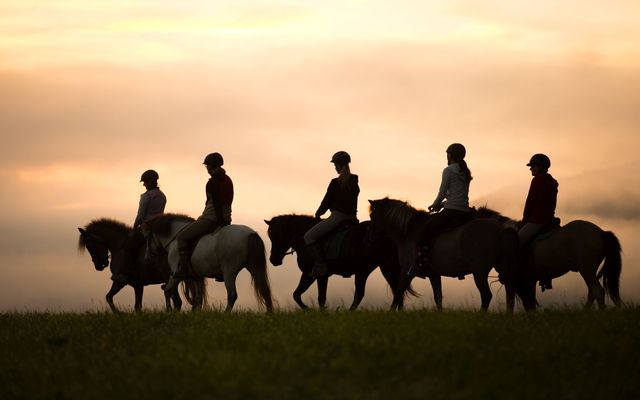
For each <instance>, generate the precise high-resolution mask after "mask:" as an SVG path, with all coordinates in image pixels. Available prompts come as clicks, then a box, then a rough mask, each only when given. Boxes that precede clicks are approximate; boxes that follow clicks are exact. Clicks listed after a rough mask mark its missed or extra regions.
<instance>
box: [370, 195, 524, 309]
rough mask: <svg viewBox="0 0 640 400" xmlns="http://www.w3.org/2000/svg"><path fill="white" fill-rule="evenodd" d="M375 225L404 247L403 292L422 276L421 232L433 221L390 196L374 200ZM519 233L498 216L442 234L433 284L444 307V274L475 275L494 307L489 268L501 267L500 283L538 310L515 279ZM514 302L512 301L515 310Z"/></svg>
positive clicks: (435, 245) (434, 249)
mask: <svg viewBox="0 0 640 400" xmlns="http://www.w3.org/2000/svg"><path fill="white" fill-rule="evenodd" d="M369 203H370V216H371V223H372V228H373V229H374V231H375V232H385V233H386V234H388V235H389V236H390V237H391V238H392V240H393V241H394V242H395V244H396V246H397V248H398V257H399V262H400V265H401V267H402V274H403V279H402V281H401V283H400V285H399V286H398V288H397V290H398V291H399V292H400V293H402V291H403V290H404V288H405V287H406V285H407V283H409V282H411V280H412V279H413V277H414V276H415V274H416V263H417V260H418V241H419V239H420V238H418V237H417V236H418V232H419V230H420V227H422V226H423V225H424V223H425V222H426V221H427V220H428V219H429V217H430V215H429V213H427V212H426V211H422V210H417V209H415V208H413V207H412V206H410V205H409V204H408V203H407V202H404V201H401V200H396V199H390V198H388V197H385V198H384V199H379V200H369ZM517 252H518V236H517V233H516V231H515V230H514V229H511V228H505V227H504V226H503V225H502V224H501V223H500V222H498V221H496V220H493V219H487V218H484V219H471V220H470V221H469V222H467V223H466V224H464V225H462V226H459V227H457V228H454V229H451V230H449V231H446V232H443V233H440V234H439V235H437V236H436V237H435V238H434V240H433V241H432V243H431V250H430V253H431V254H430V268H429V271H428V274H427V275H428V277H429V280H430V282H431V287H432V288H433V298H434V301H435V304H436V307H437V309H438V310H442V282H441V277H442V276H446V277H452V278H458V279H464V277H465V276H466V275H468V274H472V275H473V279H474V281H475V284H476V287H477V288H478V291H479V292H480V298H481V303H482V304H481V309H482V310H483V311H486V310H487V309H488V308H489V304H490V303H491V299H492V297H493V295H492V294H491V289H490V287H489V283H488V277H489V271H491V269H492V268H495V269H496V270H497V271H498V273H499V276H500V278H499V279H500V281H502V282H505V283H506V288H507V292H509V293H512V292H513V293H515V291H516V290H517V291H518V295H519V296H520V297H521V298H522V301H523V304H524V305H525V308H526V309H527V310H531V309H533V308H534V302H535V299H533V298H531V296H527V294H526V293H525V292H524V291H523V290H522V289H521V288H519V287H518V286H517V285H515V284H513V285H512V284H511V283H512V282H514V279H515V278H516V276H518V271H517V266H518V264H517V255H518V253H517ZM513 307H514V304H513V303H509V302H507V310H508V311H512V310H513Z"/></svg>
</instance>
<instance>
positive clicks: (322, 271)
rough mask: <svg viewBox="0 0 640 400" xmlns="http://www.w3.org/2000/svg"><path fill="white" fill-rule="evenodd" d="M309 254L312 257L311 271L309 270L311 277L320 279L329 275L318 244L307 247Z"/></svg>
mask: <svg viewBox="0 0 640 400" xmlns="http://www.w3.org/2000/svg"><path fill="white" fill-rule="evenodd" d="M307 249H308V250H309V254H311V257H313V262H314V265H313V269H312V270H311V277H313V278H320V277H322V276H326V275H327V274H329V269H328V268H327V263H326V262H325V260H324V254H323V253H322V246H321V245H320V244H318V243H311V244H310V245H308V246H307Z"/></svg>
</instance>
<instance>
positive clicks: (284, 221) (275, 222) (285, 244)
mask: <svg viewBox="0 0 640 400" xmlns="http://www.w3.org/2000/svg"><path fill="white" fill-rule="evenodd" d="M317 221H318V220H317V219H315V218H313V217H312V216H309V215H295V214H291V215H279V216H277V217H273V218H272V219H271V220H265V221H264V222H265V223H266V224H267V225H268V226H269V230H268V231H267V234H268V235H269V239H270V240H271V255H270V256H269V261H270V262H271V264H273V265H274V266H278V265H282V262H283V260H284V257H285V256H286V255H287V253H288V252H289V249H291V248H293V247H294V246H296V245H298V246H300V245H302V243H303V239H302V238H303V236H304V234H305V233H306V232H307V231H308V230H309V229H310V228H311V227H312V226H313V225H314V224H315V223H317Z"/></svg>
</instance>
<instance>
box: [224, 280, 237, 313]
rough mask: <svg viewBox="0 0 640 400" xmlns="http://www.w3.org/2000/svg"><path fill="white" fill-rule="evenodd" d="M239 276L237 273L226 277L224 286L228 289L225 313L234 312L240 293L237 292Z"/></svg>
mask: <svg viewBox="0 0 640 400" xmlns="http://www.w3.org/2000/svg"><path fill="white" fill-rule="evenodd" d="M237 276H238V271H236V272H235V273H231V274H229V277H228V278H227V276H225V277H224V286H225V287H226V288H227V308H226V309H225V310H224V312H227V313H228V312H231V310H233V305H234V304H235V303H236V300H238V292H237V291H236V277H237Z"/></svg>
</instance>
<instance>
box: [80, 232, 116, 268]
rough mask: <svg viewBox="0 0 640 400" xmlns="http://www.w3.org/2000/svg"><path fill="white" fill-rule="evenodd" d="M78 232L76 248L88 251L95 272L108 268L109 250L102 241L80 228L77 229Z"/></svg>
mask: <svg viewBox="0 0 640 400" xmlns="http://www.w3.org/2000/svg"><path fill="white" fill-rule="evenodd" d="M78 231H80V239H79V241H78V248H79V249H80V250H83V249H87V251H89V254H90V255H91V261H93V265H94V266H95V267H96V270H97V271H102V270H104V269H105V268H107V267H108V266H109V248H108V247H107V244H106V243H105V242H104V240H103V239H102V238H100V237H99V236H97V235H94V234H92V233H89V232H87V231H86V230H84V229H82V228H78Z"/></svg>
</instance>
